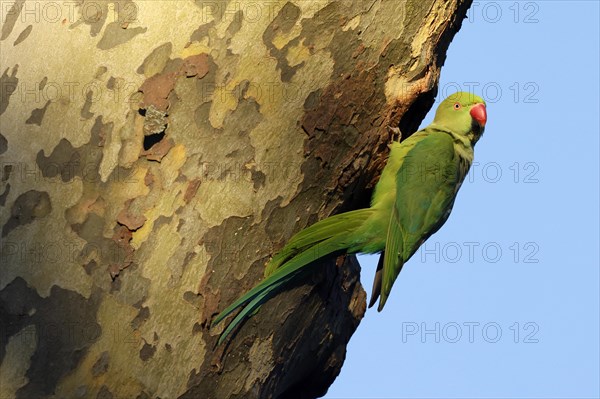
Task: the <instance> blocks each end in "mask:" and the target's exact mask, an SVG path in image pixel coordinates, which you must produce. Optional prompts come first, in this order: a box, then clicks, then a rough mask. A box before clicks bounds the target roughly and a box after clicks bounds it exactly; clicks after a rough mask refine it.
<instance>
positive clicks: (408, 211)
mask: <svg viewBox="0 0 600 399" xmlns="http://www.w3.org/2000/svg"><path fill="white" fill-rule="evenodd" d="M425 133H426V134H419V137H416V138H415V139H416V140H419V141H418V142H417V143H416V144H414V146H412V148H410V149H409V150H408V151H407V153H406V154H405V156H404V159H403V162H402V165H401V166H400V168H399V170H398V173H397V175H396V203H395V206H394V209H393V210H392V212H391V215H390V222H389V226H388V231H387V237H386V247H385V254H384V260H383V271H382V280H383V281H382V284H381V299H380V301H379V307H378V310H381V309H383V307H384V305H385V302H386V300H387V298H388V296H389V293H390V291H391V289H392V285H393V284H394V281H395V280H396V278H397V277H398V274H399V273H400V270H401V269H402V266H403V264H404V262H406V261H407V260H408V259H409V258H410V257H411V256H412V255H413V254H414V252H415V251H416V250H417V249H418V248H419V246H420V245H421V244H422V243H423V242H424V241H425V240H426V239H427V238H429V236H431V235H432V234H433V233H435V232H436V231H437V230H438V229H439V228H440V227H441V226H442V225H443V224H444V222H445V221H446V219H447V218H448V215H449V214H450V211H451V209H452V205H453V203H454V198H455V195H456V191H457V187H458V184H459V182H460V181H461V180H462V178H461V177H459V161H458V155H457V154H456V151H455V149H454V141H453V138H452V136H451V135H450V134H448V133H445V132H440V131H430V132H427V131H426V132H425Z"/></svg>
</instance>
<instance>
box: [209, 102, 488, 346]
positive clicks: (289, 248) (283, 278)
mask: <svg viewBox="0 0 600 399" xmlns="http://www.w3.org/2000/svg"><path fill="white" fill-rule="evenodd" d="M486 121H487V113H486V106H485V101H484V100H483V99H482V98H480V97H478V96H476V95H473V94H471V93H466V92H457V93H454V94H453V95H451V96H449V97H448V98H446V99H445V100H444V101H442V103H441V104H440V105H439V106H438V109H437V111H436V114H435V118H434V120H433V122H432V123H431V124H430V125H429V126H427V127H426V128H424V129H422V130H419V131H418V132H416V133H414V134H413V135H412V136H410V137H408V138H407V139H406V140H404V141H403V142H402V143H398V142H394V143H392V144H391V146H390V154H389V158H388V161H387V164H386V166H385V168H384V169H383V171H382V173H381V177H380V179H379V182H378V183H377V185H376V186H375V190H374V192H373V197H372V199H371V207H370V208H366V209H358V210H355V211H350V212H345V213H341V214H338V215H334V216H331V217H328V218H326V219H323V220H321V221H319V222H317V223H315V224H313V225H312V226H309V227H308V228H306V229H304V230H302V231H300V232H298V233H296V234H295V235H294V236H293V237H292V238H291V239H290V240H289V242H288V243H287V244H286V245H285V247H284V248H283V249H282V250H281V251H280V252H279V253H277V254H276V255H275V256H274V257H273V258H272V259H271V261H270V262H269V263H268V265H267V267H266V270H265V278H264V279H263V280H262V281H261V282H260V283H259V284H257V285H256V286H255V287H254V288H252V289H251V290H250V291H248V292H247V293H246V294H245V295H243V296H242V297H240V298H239V299H238V300H236V301H235V302H233V303H232V304H231V305H229V306H228V307H227V308H226V309H225V310H223V311H222V312H221V313H220V314H219V315H218V316H217V317H216V318H215V319H214V321H213V323H212V326H214V325H216V324H217V323H219V322H221V321H222V320H223V319H224V318H225V317H227V316H228V315H229V314H231V313H232V312H233V311H234V310H235V309H237V308H238V307H241V306H244V308H243V310H242V311H241V312H239V313H238V314H237V315H236V316H235V318H234V319H233V320H232V321H231V322H230V323H229V325H228V326H227V328H225V330H224V331H223V333H222V334H221V336H220V338H219V344H220V343H222V342H223V340H224V339H225V338H226V337H227V336H228V335H229V333H231V331H232V330H233V329H234V328H235V327H236V326H237V325H238V324H240V323H241V322H242V321H243V320H244V319H245V318H247V317H250V316H252V315H253V314H254V312H256V311H257V310H258V308H259V307H260V306H261V305H262V304H263V303H264V302H265V301H267V299H269V298H270V297H271V296H273V295H274V294H275V293H277V292H278V290H280V289H281V288H282V287H284V286H285V285H286V284H287V283H288V282H290V281H291V280H293V279H294V278H296V277H297V276H298V275H299V274H300V273H301V272H302V271H303V270H305V267H306V266H307V265H309V264H311V263H312V262H313V261H315V260H317V259H319V258H322V257H324V256H327V255H329V254H332V253H336V254H339V253H340V252H345V253H347V254H354V253H367V254H372V253H378V252H382V254H381V256H380V258H379V263H378V265H377V272H376V274H375V280H374V282H373V293H372V295H371V300H370V303H369V307H371V306H373V305H374V304H375V302H376V301H377V299H378V298H380V299H379V307H378V311H381V310H382V309H383V307H384V306H385V302H386V301H387V299H388V296H389V294H390V291H391V289H392V285H393V284H394V281H395V280H396V278H397V277H398V274H399V273H400V270H401V269H402V266H403V265H404V263H405V262H406V261H408V260H409V259H410V257H411V256H412V255H413V254H414V253H415V252H416V251H417V249H418V248H419V247H420V246H421V244H423V242H424V241H425V240H427V239H428V238H429V237H430V236H431V235H432V234H434V233H435V232H436V231H438V230H439V228H440V227H442V225H443V224H444V223H445V222H446V220H447V219H448V216H449V215H450V211H451V210H452V206H453V205H454V200H455V198H456V194H457V192H458V189H459V188H460V186H461V184H462V182H463V180H464V178H465V176H466V175H467V172H468V171H469V168H470V166H471V163H472V161H473V147H474V146H475V143H477V140H479V138H480V137H481V135H482V134H483V131H484V128H485V123H486Z"/></svg>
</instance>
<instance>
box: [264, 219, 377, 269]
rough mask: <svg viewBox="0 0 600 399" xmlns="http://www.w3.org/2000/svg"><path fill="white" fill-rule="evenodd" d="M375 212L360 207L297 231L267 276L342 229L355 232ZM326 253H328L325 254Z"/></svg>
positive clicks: (271, 266) (274, 261) (276, 257)
mask: <svg viewBox="0 0 600 399" xmlns="http://www.w3.org/2000/svg"><path fill="white" fill-rule="evenodd" d="M372 213H373V210H372V209H369V208H367V209H358V210H355V211H350V212H345V213H340V214H339V215H334V216H330V217H328V218H326V219H323V220H321V221H319V222H317V223H315V224H313V225H311V226H309V227H307V228H306V229H304V230H301V231H299V232H298V233H296V234H295V235H294V236H293V237H292V238H291V239H290V240H289V241H288V243H287V244H286V245H285V247H283V249H282V250H281V251H279V253H277V255H275V256H274V257H273V258H272V259H271V261H270V262H269V264H268V265H267V267H266V269H265V277H268V276H270V275H271V274H273V273H274V272H275V270H276V269H277V268H279V267H280V266H281V265H282V264H284V263H285V262H286V261H288V260H290V259H292V258H293V257H294V256H296V255H297V254H298V253H300V252H302V251H304V250H306V249H308V248H310V247H312V246H314V245H316V244H318V243H320V242H323V241H325V240H327V239H330V238H332V237H334V236H335V235H337V234H340V230H344V231H346V232H348V233H352V232H354V231H355V230H356V229H357V228H358V227H360V226H361V225H362V224H363V223H364V221H365V220H366V219H367V218H368V217H369V216H370V215H371V214H372ZM323 255H326V254H323Z"/></svg>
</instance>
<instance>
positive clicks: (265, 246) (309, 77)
mask: <svg viewBox="0 0 600 399" xmlns="http://www.w3.org/2000/svg"><path fill="white" fill-rule="evenodd" d="M48 4H49V3H48V2H36V1H31V2H30V1H28V2H24V1H21V0H18V1H16V2H14V4H13V5H12V6H11V7H4V8H5V9H3V10H2V13H4V14H0V18H2V22H3V25H2V28H1V36H0V46H2V65H3V68H4V70H2V71H0V73H1V75H0V89H1V90H2V91H1V93H0V157H1V158H0V159H1V161H0V167H1V169H0V177H1V184H2V187H0V206H1V208H0V210H1V214H0V226H1V237H0V249H1V252H0V260H1V268H0V337H1V340H0V396H1V397H3V398H4V397H7V398H32V397H36V398H38V397H39V398H43V397H82V398H83V397H96V398H125V397H127V398H129V397H131V398H135V397H138V398H150V397H152V398H154V397H161V398H174V397H179V398H199V397H202V398H215V399H220V398H235V397H239V398H277V397H285V398H312V397H318V396H320V395H323V394H324V393H325V392H326V391H327V388H328V387H329V386H330V385H331V383H332V382H333V380H334V379H335V377H336V376H337V375H338V373H339V371H340V368H341V366H342V364H343V361H344V358H345V352H346V345H347V343H348V341H349V339H350V337H351V335H352V333H353V332H354V331H355V330H356V328H357V326H358V324H359V322H360V320H361V318H362V317H363V314H364V312H365V304H366V303H365V293H364V291H363V289H362V287H361V285H360V282H359V271H360V267H359V265H358V264H357V262H356V259H355V258H354V257H352V256H350V257H343V256H342V257H339V258H337V259H335V258H329V259H324V260H322V261H319V262H316V263H315V265H314V267H312V268H311V271H310V272H308V273H307V275H306V278H304V279H302V280H301V281H298V282H296V283H295V284H293V285H292V286H291V287H289V289H288V290H286V291H285V292H283V293H281V294H280V295H278V296H276V297H275V298H273V299H272V300H270V301H269V302H268V303H267V304H265V305H264V306H263V307H262V309H261V311H260V312H259V313H258V314H256V315H255V316H254V317H252V318H251V319H250V320H249V321H248V322H246V323H245V324H244V325H243V326H242V327H241V328H240V329H239V331H237V332H236V334H235V335H234V336H233V338H232V339H231V340H230V341H228V343H227V344H226V345H224V346H220V347H215V345H216V341H217V338H218V334H219V333H220V330H219V329H214V330H210V329H209V328H208V326H209V325H210V322H211V320H212V318H213V317H214V316H215V315H216V314H217V313H218V312H219V311H220V310H221V309H223V308H224V307H225V306H226V305H227V304H229V303H230V302H231V301H233V300H234V299H235V298H237V297H238V296H239V295H241V294H242V293H243V292H245V291H246V290H247V289H249V288H251V287H252V286H253V285H254V284H255V283H256V282H258V281H259V280H260V279H261V276H262V272H263V269H264V265H265V263H266V262H267V261H268V259H269V257H270V256H271V255H272V254H274V253H275V252H276V251H277V250H278V249H280V248H281V247H282V246H283V245H284V244H285V242H286V240H288V239H289V238H290V237H291V235H292V234H293V233H295V232H297V231H299V230H301V229H302V228H304V227H306V226H308V225H310V224H311V223H314V222H315V221H317V220H320V219H322V218H324V217H327V216H329V215H331V214H333V213H336V212H341V211H346V210H350V209H355V208H359V207H364V206H368V201H369V198H370V194H371V190H372V188H373V186H374V184H375V182H376V181H377V178H378V174H379V172H380V171H381V169H382V167H383V165H384V163H385V159H386V156H387V153H388V148H387V145H388V143H389V142H390V141H391V140H392V139H394V133H393V132H394V130H393V129H391V128H395V127H400V130H401V131H402V134H403V136H404V137H403V138H405V137H407V136H408V135H410V134H411V133H412V132H414V131H415V130H416V128H417V126H418V124H419V123H420V121H421V119H422V118H423V117H424V115H425V113H426V112H427V111H428V109H429V108H430V107H431V106H432V105H433V100H434V97H435V94H436V91H437V83H438V80H439V73H440V68H441V66H442V64H443V62H444V58H445V53H446V49H447V47H448V45H449V43H450V41H451V40H452V38H453V36H454V34H455V33H456V32H457V31H458V29H459V28H460V24H461V21H462V19H463V18H464V16H465V15H466V11H467V8H468V7H469V5H470V1H468V0H455V1H441V0H429V1H417V0H406V1H392V0H372V1H359V2H351V1H336V0H319V1H317V0H315V1H299V0H291V1H281V2H280V1H268V2H251V3H249V2H248V3H247V2H235V1H232V0H229V1H225V0H223V1H217V2H203V1H179V2H140V1H135V0H134V1H131V0H119V1H110V2H101V3H97V2H89V1H81V2H77V3H74V2H73V3H69V2H64V3H56V2H52V4H53V7H58V8H57V9H55V10H49V9H48V8H47V7H48ZM57 10H58V11H57ZM50 11H53V12H58V13H59V16H60V17H59V18H54V17H53V16H55V15H56V14H52V13H50ZM40 63H44V68H40ZM221 328H222V327H221Z"/></svg>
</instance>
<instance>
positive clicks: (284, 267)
mask: <svg viewBox="0 0 600 399" xmlns="http://www.w3.org/2000/svg"><path fill="white" fill-rule="evenodd" d="M372 212H373V211H372V210H371V209H368V208H367V209H359V210H356V211H351V212H346V213H341V214H339V215H334V216H331V217H329V218H326V219H323V220H322V221H320V222H317V223H315V224H314V225H312V226H310V227H308V228H306V229H304V230H302V231H300V232H298V233H297V234H296V235H294V236H293V237H292V238H291V239H290V241H289V242H288V243H287V244H286V246H285V247H284V248H283V249H282V250H281V251H280V252H279V253H278V254H277V255H275V256H274V257H273V259H271V261H270V262H269V264H268V265H267V268H266V270H265V278H264V279H263V281H261V282H260V283H259V284H258V285H256V286H255V287H254V288H252V289H251V290H250V291H248V292H247V293H246V294H244V295H243V296H242V297H240V298H238V299H237V300H236V301H235V302H233V303H232V304H231V305H229V306H228V307H227V308H226V309H225V310H223V311H222V312H221V313H220V314H219V315H218V316H217V317H216V318H215V319H214V321H213V322H212V326H214V325H216V324H218V323H219V322H221V321H222V320H223V319H224V318H225V317H227V316H228V315H230V314H231V313H232V312H233V311H234V310H235V309H237V308H239V307H241V306H244V305H245V306H244V308H243V309H242V311H241V312H239V313H238V314H237V315H236V316H235V318H234V319H233V320H232V321H231V323H229V325H228V326H227V328H225V330H224V331H223V333H222V334H221V337H220V338H219V344H220V343H221V342H223V340H225V338H226V337H227V336H228V335H229V334H230V333H231V331H233V330H234V329H235V328H236V326H238V325H239V324H240V323H241V322H242V321H243V320H244V319H246V318H247V317H249V316H251V315H252V314H253V312H255V311H256V310H257V309H258V308H259V307H260V305H262V304H263V303H264V302H266V301H267V300H268V299H269V298H270V297H271V296H273V295H274V294H275V293H277V291H278V290H279V289H280V288H281V287H282V286H284V285H285V284H287V283H288V282H289V281H291V280H293V278H294V277H296V276H297V275H298V274H299V273H300V272H301V271H303V270H304V266H306V265H308V264H310V263H311V262H313V261H315V260H317V259H319V258H322V257H323V256H326V255H328V254H331V253H333V252H337V251H340V250H346V249H350V251H349V252H352V246H353V244H354V245H355V243H354V242H353V241H355V239H356V235H355V234H354V233H355V232H356V231H357V229H358V228H359V227H360V226H362V225H363V223H364V222H365V220H367V218H368V217H369V216H371V214H372Z"/></svg>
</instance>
